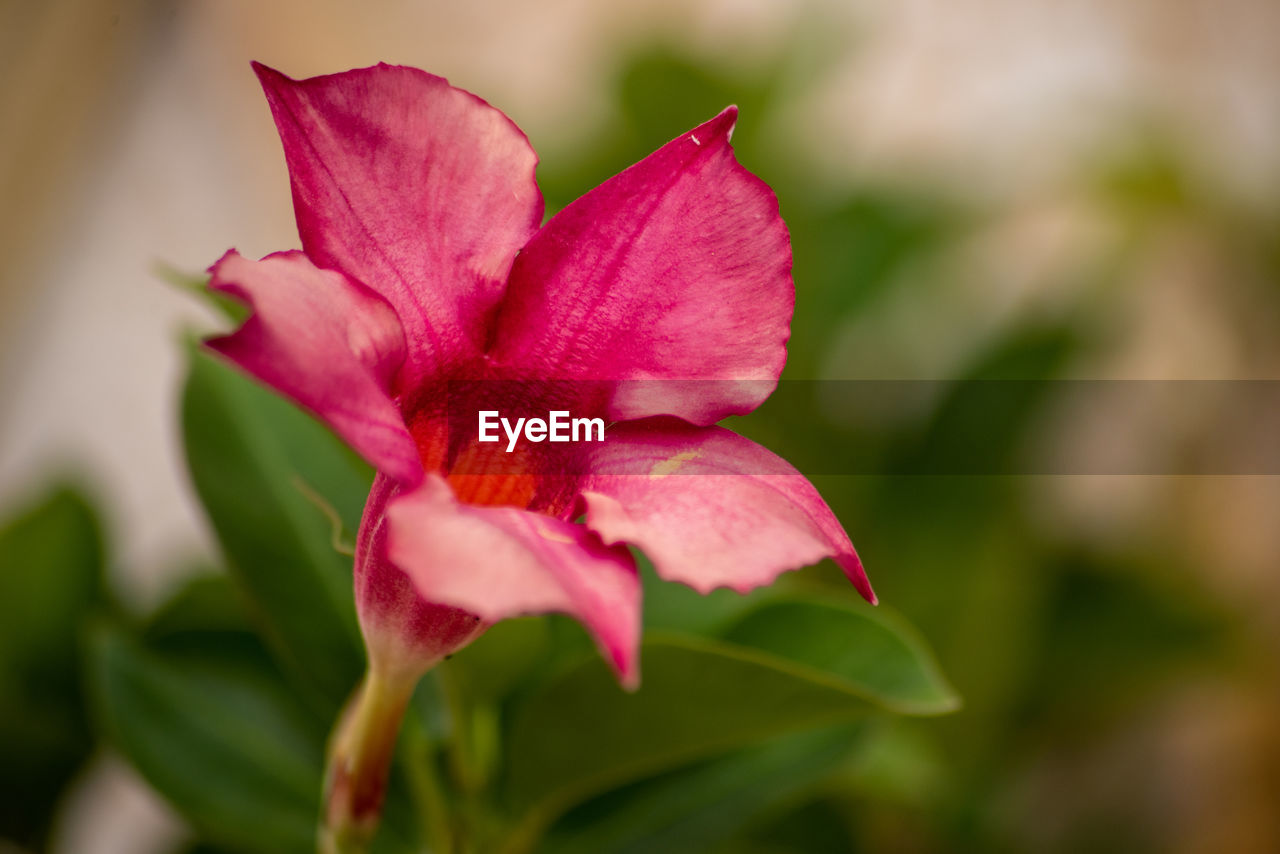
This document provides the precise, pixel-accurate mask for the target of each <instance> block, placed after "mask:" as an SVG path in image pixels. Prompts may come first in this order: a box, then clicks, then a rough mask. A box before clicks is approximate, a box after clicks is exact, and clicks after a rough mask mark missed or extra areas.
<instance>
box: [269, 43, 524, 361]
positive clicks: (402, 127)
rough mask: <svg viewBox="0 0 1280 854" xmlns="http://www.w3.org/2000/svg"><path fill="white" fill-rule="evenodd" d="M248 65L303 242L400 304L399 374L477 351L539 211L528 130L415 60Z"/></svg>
mask: <svg viewBox="0 0 1280 854" xmlns="http://www.w3.org/2000/svg"><path fill="white" fill-rule="evenodd" d="M254 69H255V70H256V71H257V73H258V77H259V79H260V80H261V81H262V86H263V89H264V90H265V91H266V94H267V99H268V101H270V104H271V112H272V114H273V115H274V117H275V121H276V127H277V129H278V130H279V132H280V140H281V142H282V143H283V145H284V152H285V158H286V160H287V161H288V165H289V174H290V178H291V181H292V185H293V201H294V210H295V213H296V214H297V218H298V232H299V234H300V236H301V238H302V246H303V249H305V250H306V253H307V255H309V256H310V257H311V259H312V260H313V261H315V262H316V263H317V264H318V265H320V266H321V267H331V268H334V269H337V270H342V271H343V272H344V273H346V274H347V275H349V276H351V277H352V278H355V279H357V280H359V281H361V282H364V283H365V284H367V285H368V286H369V287H371V288H373V289H374V290H376V291H378V292H379V293H380V294H382V295H383V296H384V297H386V298H387V300H388V301H389V302H390V303H391V305H392V306H394V307H395V309H396V312H397V313H398V314H399V315H400V319H401V321H402V322H403V323H404V327H405V334H406V337H407V340H408V349H409V352H408V362H409V365H408V371H407V376H406V377H405V380H406V383H407V384H413V383H414V381H416V380H417V379H419V378H421V377H422V376H424V375H427V374H430V373H431V372H433V371H434V370H435V369H437V368H439V367H440V366H443V365H446V364H452V363H456V362H457V361H458V360H460V359H464V358H466V357H467V356H469V355H474V354H475V353H478V352H479V351H480V349H481V348H482V347H483V346H484V341H485V333H486V328H485V323H486V320H487V319H488V317H489V316H490V311H491V309H492V308H493V306H494V305H495V304H496V303H497V301H498V299H499V298H500V296H501V295H502V291H503V288H504V285H505V281H506V278H507V273H508V271H509V270H510V268H511V260H512V258H514V257H515V254H516V252H517V251H518V250H519V249H520V247H521V246H523V245H524V244H525V242H526V241H527V240H528V239H529V237H530V236H531V235H532V234H533V233H534V231H535V230H536V229H537V228H538V225H539V224H540V223H541V221H542V211H543V202H542V195H541V193H540V192H539V190H538V186H537V184H536V183H535V181H534V167H535V166H536V164H537V156H536V155H535V154H534V152H533V149H532V148H531V147H530V146H529V141H528V139H526V138H525V136H524V134H523V133H521V132H520V129H519V128H517V127H516V126H515V124H514V123H512V122H511V120H510V119H508V118H507V117H506V116H505V115H503V114H502V113H501V112H500V111H498V110H497V109H495V108H493V107H491V106H489V105H488V104H487V103H485V102H484V101H482V100H481V99H479V98H477V97H476V96H474V95H472V94H470V93H469V92H464V91H463V90H461V89H456V88H454V87H452V86H450V85H449V83H448V81H446V80H445V79H444V78H442V77H436V76H434V75H431V74H427V73H426V72H424V71H419V70H418V69H416V68H405V67H400V66H389V65H378V66H375V67H373V68H364V69H357V70H354V71H348V72H344V73H342V74H332V75H328V76H324V77H313V78H310V79H308V80H292V79H290V78H288V77H286V76H284V75H283V74H281V73H279V72H278V71H274V70H272V69H270V68H267V67H266V66H264V65H260V64H257V63H255V64H254Z"/></svg>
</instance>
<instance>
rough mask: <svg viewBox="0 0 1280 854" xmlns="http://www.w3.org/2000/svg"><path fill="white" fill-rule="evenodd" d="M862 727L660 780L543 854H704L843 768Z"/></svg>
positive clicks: (584, 817) (617, 796) (566, 823)
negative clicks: (778, 805)
mask: <svg viewBox="0 0 1280 854" xmlns="http://www.w3.org/2000/svg"><path fill="white" fill-rule="evenodd" d="M859 732H860V726H859V725H853V726H849V725H844V726H840V727H836V728H832V729H824V730H821V731H819V732H805V733H798V734H795V735H789V736H785V737H783V738H781V739H777V740H775V741H772V742H770V743H768V744H766V745H763V746H760V747H753V748H750V749H747V750H742V751H738V752H736V753H733V754H731V755H729V756H725V757H721V758H718V759H714V760H711V761H708V762H703V763H700V764H698V765H695V766H693V767H691V768H684V769H680V770H678V771H674V772H669V773H667V774H663V775H661V776H659V777H657V778H655V779H652V780H646V781H644V782H642V783H639V784H637V785H634V786H631V787H628V788H627V789H624V790H622V791H620V792H615V793H610V794H608V795H605V796H603V797H601V798H597V799H596V800H594V801H592V802H590V803H588V804H585V805H583V806H582V807H579V808H578V809H575V810H574V811H573V812H572V813H570V814H569V815H567V816H566V817H565V818H564V820H562V821H561V822H560V823H559V824H558V825H557V827H556V828H555V829H554V830H553V832H552V833H551V834H550V835H549V836H548V838H547V839H546V840H544V842H543V843H542V844H541V845H540V846H539V850H542V851H547V852H554V854H644V852H649V851H663V852H667V854H677V852H690V854H694V852H702V851H707V850H710V849H711V848H712V846H714V845H716V844H717V843H720V842H723V841H725V840H727V839H729V838H731V837H732V836H733V835H735V834H737V833H738V832H740V831H741V830H742V829H743V828H745V827H747V826H749V825H751V824H752V823H754V822H756V821H758V820H759V819H760V817H761V815H762V814H765V813H767V811H768V810H769V809H770V808H772V807H775V806H776V805H777V804H779V803H781V802H784V801H787V800H790V799H793V798H795V797H796V796H797V795H799V794H801V793H803V792H804V791H806V790H809V789H811V788H812V787H813V786H814V785H815V784H816V783H817V782H819V781H821V780H822V779H823V778H825V777H828V776H829V775H830V774H831V773H832V772H833V771H834V770H835V769H837V768H839V767H840V766H841V765H842V764H844V763H845V762H846V761H847V760H848V758H849V754H850V752H851V750H852V748H853V747H854V745H856V744H858V743H860V740H859V739H858V738H857V735H858V733H859Z"/></svg>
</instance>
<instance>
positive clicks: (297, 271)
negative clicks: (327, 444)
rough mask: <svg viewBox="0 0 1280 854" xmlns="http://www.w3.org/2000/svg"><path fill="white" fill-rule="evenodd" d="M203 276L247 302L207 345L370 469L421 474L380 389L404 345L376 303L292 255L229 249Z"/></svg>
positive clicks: (408, 476)
mask: <svg viewBox="0 0 1280 854" xmlns="http://www.w3.org/2000/svg"><path fill="white" fill-rule="evenodd" d="M210 273H212V279H211V280H210V282H209V287H210V288H212V289H214V290H216V291H221V292H223V293H226V294H230V295H232V296H234V297H236V298H238V299H241V300H243V301H244V302H246V303H247V304H249V306H251V307H252V308H253V315H252V316H250V317H249V319H248V320H246V321H245V322H244V325H243V326H241V327H240V329H238V330H237V331H236V332H234V333H232V334H230V335H226V336H223V337H221V338H214V339H212V340H210V341H208V342H207V346H208V347H209V348H210V349H212V350H215V351H217V352H218V353H221V354H222V355H223V356H225V357H226V358H227V359H230V360H231V361H232V362H234V363H235V364H237V365H239V366H240V367H241V368H243V369H244V370H245V371H247V372H248V373H250V374H252V375H253V376H255V377H257V378H258V379H259V380H261V381H262V382H264V383H266V384H267V385H269V386H271V387H272V388H275V389H276V390H277V391H280V392H281V393H283V394H284V395H286V396H288V397H290V398H292V399H293V400H294V401H296V402H297V403H299V404H301V405H302V406H304V407H306V408H307V409H309V410H311V411H312V412H313V413H315V414H316V415H317V416H319V417H320V419H321V420H323V421H325V422H326V423H328V424H329V426H330V427H332V428H333V429H334V431H335V432H336V433H337V434H338V435H339V436H341V437H342V438H343V439H345V440H346V441H347V443H348V444H350V445H351V447H353V448H355V449H356V451H358V452H359V453H360V454H361V455H362V456H363V457H364V458H365V459H367V460H368V461H369V462H370V463H372V464H373V465H374V466H375V467H377V468H378V469H379V470H380V471H385V472H386V473H388V474H389V475H391V476H392V477H394V478H396V479H397V480H400V481H403V482H404V483H408V484H415V483H417V482H418V481H419V480H420V479H421V477H422V465H421V463H420V462H419V461H418V450H417V447H416V446H415V445H414V442H413V438H412V437H411V436H410V435H409V431H408V430H407V429H406V428H405V424H404V419H403V418H401V416H400V410H399V409H398V408H397V406H396V404H395V402H394V401H392V399H391V397H390V395H389V390H390V388H391V383H392V379H393V377H394V376H395V373H396V371H397V370H398V369H399V368H400V366H401V364H402V363H403V361H404V355H405V348H404V332H403V330H402V329H401V328H400V321H399V320H398V319H397V318H396V314H395V311H393V310H392V308H391V306H389V305H387V303H386V301H385V300H383V299H382V298H381V297H379V296H378V295H377V294H375V293H373V292H371V291H369V290H368V289H367V288H365V287H363V286H361V285H359V284H356V283H355V282H352V281H351V280H350V279H348V278H347V277H346V276H344V275H342V274H341V273H338V272H334V271H332V270H321V269H319V268H318V267H316V266H315V265H314V264H312V263H311V262H310V261H309V260H307V257H306V256H305V255H303V254H302V253H301V252H296V251H295V252H281V253H278V254H275V255H268V256H267V257H266V258H263V259H262V260H261V261H251V260H249V259H248V258H245V257H243V256H241V255H240V254H239V253H238V252H236V251H235V250H232V251H230V252H228V253H227V254H226V255H224V256H222V258H221V260H219V261H218V263H216V264H214V265H213V267H211V268H210Z"/></svg>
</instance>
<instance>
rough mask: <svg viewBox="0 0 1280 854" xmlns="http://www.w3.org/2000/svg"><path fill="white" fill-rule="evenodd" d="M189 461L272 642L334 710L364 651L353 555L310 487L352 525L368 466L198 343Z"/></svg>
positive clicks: (187, 428)
mask: <svg viewBox="0 0 1280 854" xmlns="http://www.w3.org/2000/svg"><path fill="white" fill-rule="evenodd" d="M182 425H183V436H184V438H185V440H186V449H187V462H188V465H189V466H190V469H191V477H192V480H193V482H194V483H195V487H196V491H197V493H199V496H200V499H201V501H202V502H203V503H204V506H205V510H206V511H207V512H208V514H209V518H210V520H211V521H212V522H213V526H214V529H215V531H216V532H217V534H218V539H219V541H220V542H221V544H222V548H223V550H224V551H225V553H226V556H227V561H228V564H229V566H230V568H231V570H232V572H233V575H234V577H235V579H236V581H237V583H238V584H239V585H240V587H241V589H243V590H244V591H245V593H246V595H247V597H248V600H249V601H250V603H251V605H252V608H253V611H254V616H255V618H256V619H257V620H258V621H259V622H260V624H261V625H262V627H263V630H264V632H265V634H266V636H267V637H268V638H269V639H270V641H271V643H272V646H273V648H274V649H275V650H276V652H277V653H278V654H279V655H280V657H281V660H282V661H283V662H285V663H286V664H287V665H288V666H289V668H290V669H291V671H293V672H295V673H297V674H299V675H300V676H301V682H302V684H304V685H307V686H309V687H310V688H312V689H314V690H316V691H318V693H319V696H320V697H322V698H323V699H324V701H325V708H326V710H327V711H329V712H336V709H337V707H338V705H339V704H340V703H341V702H342V701H343V700H344V699H345V698H346V696H347V695H348V693H349V692H350V691H351V690H352V688H353V687H354V685H355V684H356V681H357V679H358V678H359V674H360V671H361V669H362V663H363V660H362V652H361V648H360V643H359V632H358V629H357V626H356V619H355V609H354V604H353V595H352V581H351V558H350V557H347V556H344V555H342V554H339V553H338V552H337V551H335V550H334V549H333V548H332V546H331V540H332V533H333V531H332V525H331V523H330V521H329V520H328V519H327V518H326V516H325V513H324V512H322V511H321V510H320V509H319V508H317V507H316V505H315V502H314V500H313V499H312V498H310V497H308V494H307V493H308V492H313V493H316V494H318V495H320V496H323V497H324V499H325V500H326V501H327V502H328V503H329V504H330V505H332V507H333V508H334V509H335V511H336V512H337V514H338V515H339V517H340V518H341V519H342V520H343V524H344V525H346V526H349V528H350V529H351V530H354V529H355V528H356V526H357V525H358V523H359V515H360V509H361V507H362V505H363V502H364V499H365V496H366V494H367V492H368V488H369V484H370V482H371V473H370V471H369V469H368V467H367V466H365V465H364V464H363V463H362V462H360V461H359V460H358V459H356V458H355V457H354V455H353V454H351V452H350V451H349V450H348V449H347V448H346V447H345V446H343V445H342V443H341V442H339V441H338V439H337V438H336V437H334V436H333V435H332V434H331V433H330V432H329V431H328V430H326V429H325V428H324V427H323V426H321V425H320V424H319V423H318V422H316V421H314V420H313V419H312V418H310V417H309V416H308V415H306V414H304V413H303V412H301V411H300V410H298V409H296V408H295V407H294V406H293V405H292V404H290V403H289V402H287V401H285V400H283V399H281V398H279V397H277V396H276V395H275V394H273V393H272V392H270V391H268V390H267V389H265V388H263V387H261V386H259V385H257V384H256V383H255V382H253V381H252V380H250V379H248V378H247V377H244V376H242V375H241V374H239V373H238V372H236V371H235V370H234V369H233V368H231V367H229V366H227V365H225V364H223V363H222V362H220V361H218V360H217V359H216V358H215V357H213V356H211V355H209V354H207V353H206V352H204V351H202V350H200V349H198V348H193V350H192V352H191V370H190V374H189V376H188V378H187V384H186V389H185V393H184V395H183V401H182Z"/></svg>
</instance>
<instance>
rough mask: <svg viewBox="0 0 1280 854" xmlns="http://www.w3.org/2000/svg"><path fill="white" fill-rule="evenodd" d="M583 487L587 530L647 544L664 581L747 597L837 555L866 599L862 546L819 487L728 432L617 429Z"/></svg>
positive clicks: (651, 425)
mask: <svg viewBox="0 0 1280 854" xmlns="http://www.w3.org/2000/svg"><path fill="white" fill-rule="evenodd" d="M593 453H594V456H593V458H592V465H593V467H594V468H595V472H594V473H592V474H589V475H587V476H585V477H584V478H583V480H582V483H581V489H582V492H581V496H580V501H581V504H582V506H585V510H586V517H587V518H586V523H587V527H588V528H591V529H592V530H593V531H596V532H598V533H599V534H600V537H601V539H603V540H604V542H606V543H610V544H617V543H630V544H632V545H635V546H638V547H639V548H640V549H641V550H642V551H644V553H645V554H646V555H648V556H649V559H650V560H652V561H653V564H654V568H655V569H656V570H657V572H658V574H659V575H661V576H662V577H663V578H665V579H668V580H670V581H680V582H683V583H685V584H687V585H689V586H690V587H692V588H694V589H695V590H698V591H699V592H702V593H707V592H710V591H711V590H713V589H715V588H717V587H730V588H732V589H734V590H737V591H739V592H742V593H745V592H747V591H749V590H752V589H754V588H756V587H761V586H763V585H766V584H769V583H771V582H772V581H773V580H774V579H775V578H776V577H777V576H778V575H779V574H780V573H782V572H785V571H786V570H790V569H797V568H799V567H802V566H807V565H809V564H813V563H817V562H818V561H819V560H821V559H822V558H826V557H830V558H833V559H834V560H835V562H836V563H837V564H838V565H839V566H840V568H841V569H843V570H844V573H845V575H846V576H847V577H848V578H849V580H850V581H851V582H853V585H854V587H856V588H857V590H858V592H859V593H861V594H862V596H863V597H864V598H866V599H867V601H869V602H871V603H873V604H874V603H875V601H876V597H875V593H873V592H872V590H871V584H870V582H868V580H867V576H866V573H865V572H863V569H862V562H861V561H860V560H859V559H858V555H857V552H855V551H854V549H853V544H852V543H850V542H849V537H848V535H846V534H845V532H844V528H842V527H841V525H840V522H839V520H837V519H836V517H835V515H834V514H833V513H832V512H831V510H830V508H829V507H827V505H826V502H824V501H823V500H822V497H821V496H820V495H818V491H817V490H816V489H814V487H813V484H811V483H809V481H808V479H806V478H805V477H804V475H802V474H800V473H799V472H797V471H796V470H795V469H794V468H793V467H792V466H791V465H790V464H789V463H787V462H786V461H785V460H783V459H782V458H780V457H778V456H776V455H774V454H773V453H772V452H770V451H768V450H766V449H765V448H763V447H761V446H760V445H757V444H756V443H755V442H752V441H750V440H749V439H744V438H743V437H741V436H739V435H737V434H736V433H732V432H730V431H728V430H725V429H724V428H721V427H694V426H691V425H688V424H683V423H680V422H677V421H675V420H674V419H654V420H653V421H648V422H638V423H631V424H621V425H617V426H615V427H614V428H613V430H611V431H610V433H609V436H608V439H607V440H606V441H605V442H604V444H603V445H599V446H597V448H596V449H595V450H594V452H593Z"/></svg>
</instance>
